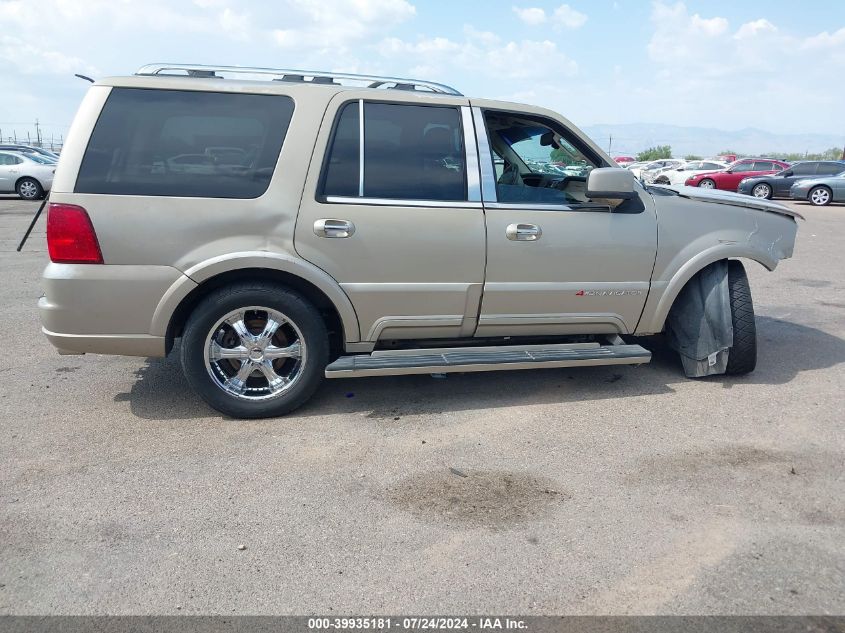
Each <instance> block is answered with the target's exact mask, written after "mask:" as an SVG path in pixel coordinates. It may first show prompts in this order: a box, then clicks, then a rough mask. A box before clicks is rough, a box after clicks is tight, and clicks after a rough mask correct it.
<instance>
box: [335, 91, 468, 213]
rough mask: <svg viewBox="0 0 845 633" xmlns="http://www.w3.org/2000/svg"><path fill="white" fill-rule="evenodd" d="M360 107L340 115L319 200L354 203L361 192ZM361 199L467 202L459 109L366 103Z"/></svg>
mask: <svg viewBox="0 0 845 633" xmlns="http://www.w3.org/2000/svg"><path fill="white" fill-rule="evenodd" d="M359 110H360V106H359V104H358V103H357V102H354V103H348V104H346V105H345V106H344V107H343V109H342V110H341V112H340V114H339V115H338V118H337V121H336V123H335V129H334V134H333V137H332V140H331V142H330V144H329V150H328V155H327V158H326V163H325V166H324V172H323V186H322V194H323V195H325V196H346V197H349V196H352V197H357V196H358V195H359V193H360V189H361V185H362V183H361V170H360V153H361V147H360V118H359V117H360V111H359ZM363 151H364V170H363V194H364V197H365V198H391V199H397V200H442V201H452V200H453V201H459V200H466V196H467V192H466V165H465V159H464V146H463V131H462V129H461V118H460V113H459V111H458V109H457V108H454V107H446V106H418V105H404V104H390V103H368V102H365V103H364V147H363Z"/></svg>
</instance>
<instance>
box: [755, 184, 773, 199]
mask: <svg viewBox="0 0 845 633" xmlns="http://www.w3.org/2000/svg"><path fill="white" fill-rule="evenodd" d="M763 187H765V188H766V195H765V196H758V195H757V194H756V193H754V192H755V191H757V189H758V188H760V189H761V188H763ZM751 195H752V196H754V197H755V198H764V199H766V200H770V199H771V197H772V187H771V185H769V184H767V183H765V182H761V183H759V184H756V185H754V188H753V189H752V190H751Z"/></svg>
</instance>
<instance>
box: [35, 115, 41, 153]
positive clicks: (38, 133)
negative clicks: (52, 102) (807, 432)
mask: <svg viewBox="0 0 845 633" xmlns="http://www.w3.org/2000/svg"><path fill="white" fill-rule="evenodd" d="M35 143H36V145H38V147H41V145H42V143H41V128H40V127H38V119H35Z"/></svg>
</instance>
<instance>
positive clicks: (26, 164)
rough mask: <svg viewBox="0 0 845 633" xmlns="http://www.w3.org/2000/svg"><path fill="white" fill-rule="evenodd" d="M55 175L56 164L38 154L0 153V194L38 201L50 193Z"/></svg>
mask: <svg viewBox="0 0 845 633" xmlns="http://www.w3.org/2000/svg"><path fill="white" fill-rule="evenodd" d="M55 173H56V163H55V162H54V161H52V160H50V159H48V158H46V157H43V156H41V155H39V154H25V153H23V152H8V151H0V193H12V192H14V193H17V194H18V195H19V196H20V197H21V198H23V199H24V200H38V199H39V198H43V197H44V196H45V195H46V194H47V192H48V191H50V188H51V187H52V186H53V174H55Z"/></svg>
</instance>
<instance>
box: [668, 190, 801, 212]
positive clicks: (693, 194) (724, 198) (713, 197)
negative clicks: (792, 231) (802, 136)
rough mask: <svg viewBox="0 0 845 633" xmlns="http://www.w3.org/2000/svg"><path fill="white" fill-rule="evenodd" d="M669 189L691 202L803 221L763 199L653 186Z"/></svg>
mask: <svg viewBox="0 0 845 633" xmlns="http://www.w3.org/2000/svg"><path fill="white" fill-rule="evenodd" d="M653 186H657V187H663V188H664V189H670V190H672V191H674V192H676V193H677V194H678V195H679V196H682V197H684V198H690V199H691V200H701V201H702V202H713V203H715V204H728V205H731V206H734V207H746V208H749V209H759V210H761V211H770V212H771V213H780V214H781V215H787V216H789V217H793V218H800V219H802V220H803V219H804V216H803V215H801V214H800V213H798V212H796V211H793V210H792V209H790V208H789V207H787V206H784V205H782V204H779V203H777V202H772V201H771V200H765V199H763V198H755V197H754V196H746V195H744V194H741V193H733V192H730V191H721V190H720V189H702V188H701V187H686V186H684V185H653Z"/></svg>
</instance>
